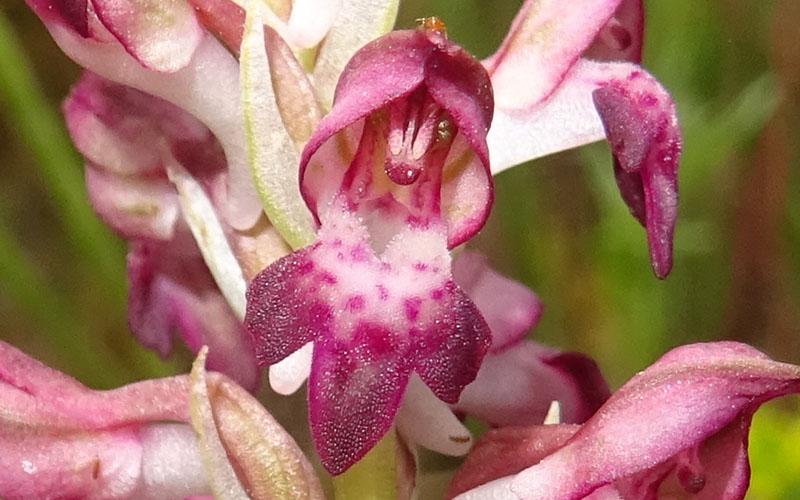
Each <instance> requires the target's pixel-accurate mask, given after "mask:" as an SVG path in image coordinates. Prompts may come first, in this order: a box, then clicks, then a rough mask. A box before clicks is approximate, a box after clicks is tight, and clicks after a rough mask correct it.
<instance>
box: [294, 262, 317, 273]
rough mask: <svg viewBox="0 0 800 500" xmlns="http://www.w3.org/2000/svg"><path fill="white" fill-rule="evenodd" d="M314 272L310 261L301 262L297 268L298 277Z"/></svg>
mask: <svg viewBox="0 0 800 500" xmlns="http://www.w3.org/2000/svg"><path fill="white" fill-rule="evenodd" d="M313 270H314V263H313V262H312V261H310V260H308V261H306V262H303V264H302V265H301V266H300V267H298V268H297V273H298V274H299V275H300V276H305V275H306V274H308V273H310V272H311V271H313Z"/></svg>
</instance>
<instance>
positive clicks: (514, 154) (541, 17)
mask: <svg viewBox="0 0 800 500" xmlns="http://www.w3.org/2000/svg"><path fill="white" fill-rule="evenodd" d="M642 28H643V7H642V2H641V0H625V1H621V0H575V1H571V2H541V1H537V0H527V1H526V2H525V4H524V5H523V6H522V9H521V10H520V11H519V14H517V17H516V19H515V20H514V22H513V24H512V25H511V30H510V31H509V33H508V35H507V36H506V38H505V40H504V41H503V43H502V44H501V46H500V48H499V49H498V50H497V52H496V53H495V54H494V55H493V56H491V57H490V58H488V59H487V60H486V61H484V64H485V65H486V67H487V70H488V72H489V74H490V76H491V80H492V86H493V87H494V92H495V99H496V104H497V106H496V110H495V119H494V123H493V126H492V130H491V131H490V133H489V136H488V138H487V141H488V143H489V150H490V152H491V159H492V171H493V173H495V174H496V173H499V172H501V171H503V170H505V169H506V168H508V167H511V166H513V165H515V164H518V163H521V162H524V161H527V160H531V159H534V158H538V157H541V156H545V155H547V154H551V153H555V152H558V151H562V150H564V149H569V148H574V147H577V146H580V145H582V144H587V143H590V142H593V141H596V140H599V139H602V138H603V137H604V136H606V137H607V138H608V140H609V143H610V145H611V151H612V153H613V155H614V172H615V174H616V178H617V183H618V185H619V188H620V192H621V193H622V197H623V199H624V200H625V202H626V203H627V204H628V206H629V208H630V210H631V212H632V213H633V215H634V216H635V217H636V218H637V219H638V220H639V221H640V222H641V223H642V224H643V225H644V226H645V228H646V229H647V239H648V243H649V246H650V261H651V264H652V267H653V271H654V272H655V274H656V276H658V277H659V278H664V277H666V276H667V275H668V274H669V272H670V270H671V268H672V240H673V233H674V228H675V222H676V219H677V206H678V184H677V182H678V179H677V175H678V159H679V157H680V152H681V136H680V129H679V128H678V122H677V116H676V112H675V105H674V103H673V102H672V99H671V97H670V96H669V94H668V93H667V92H666V90H664V88H663V87H662V86H661V85H660V84H659V83H658V82H657V81H656V80H655V78H653V77H652V76H651V75H649V74H648V73H647V72H646V71H645V70H644V69H642V68H641V67H639V66H637V65H634V64H631V63H629V62H620V61H624V60H627V61H636V62H638V61H639V60H640V59H641V47H642V32H643V29H642ZM582 56H583V57H582ZM597 59H600V60H597ZM609 59H612V60H614V61H611V62H605V61H604V60H609Z"/></svg>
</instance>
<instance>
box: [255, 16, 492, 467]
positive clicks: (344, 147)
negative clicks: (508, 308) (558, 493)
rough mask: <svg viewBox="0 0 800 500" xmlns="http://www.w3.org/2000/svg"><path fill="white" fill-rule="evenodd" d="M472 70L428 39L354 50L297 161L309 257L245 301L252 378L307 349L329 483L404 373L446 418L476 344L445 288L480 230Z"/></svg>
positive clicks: (483, 170) (468, 375) (368, 441)
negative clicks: (454, 259) (310, 227)
mask: <svg viewBox="0 0 800 500" xmlns="http://www.w3.org/2000/svg"><path fill="white" fill-rule="evenodd" d="M491 114H492V95H491V88H490V85H489V80H488V77H487V75H486V72H485V71H484V69H483V67H482V66H481V65H480V63H479V62H478V61H476V60H475V59H474V58H472V56H470V55H469V54H467V53H466V52H465V51H464V50H463V49H461V48H460V47H458V46H457V45H455V44H453V43H452V42H450V41H449V40H447V38H446V37H445V36H444V34H443V33H442V32H440V31H438V30H436V29H435V28H422V29H419V30H411V31H399V32H394V33H391V34H389V35H386V36H384V37H382V38H380V39H378V40H377V41H375V42H372V43H370V44H368V45H367V46H366V47H364V48H363V49H361V50H360V51H359V52H358V53H357V54H356V55H355V56H354V58H353V59H352V60H351V61H350V63H348V65H347V67H346V68H345V70H344V73H343V76H342V78H341V79H340V81H339V85H338V86H337V90H336V96H335V100H334V106H333V108H332V109H331V112H330V113H329V114H328V115H327V116H325V117H324V118H323V120H322V121H321V122H320V124H319V126H318V127H317V129H316V131H315V132H314V135H313V136H312V137H311V140H310V141H309V142H308V145H307V146H306V148H305V149H304V151H303V155H302V157H301V161H300V184H301V190H302V192H303V195H304V197H305V199H306V202H307V203H308V205H309V207H310V208H311V210H312V212H313V213H314V214H315V217H316V218H317V219H318V220H319V222H320V229H319V232H318V237H317V242H316V243H314V244H313V245H311V246H309V247H306V248H304V249H301V250H299V251H297V252H294V253H292V254H290V255H288V256H286V257H284V258H282V259H280V260H279V261H277V262H275V263H274V264H272V265H271V266H270V267H268V268H267V269H265V270H264V271H263V272H262V273H261V274H259V275H258V276H257V277H256V278H255V279H254V280H253V281H252V282H251V284H250V286H249V287H248V295H247V299H248V310H247V314H246V316H245V326H246V327H247V328H248V330H249V331H250V332H251V334H252V335H253V336H254V339H255V343H256V353H257V356H258V358H259V361H260V362H262V363H264V364H273V363H276V362H279V361H281V360H283V359H284V358H286V357H287V356H289V355H290V354H292V353H293V352H295V351H297V350H298V349H300V348H302V347H303V346H304V345H305V344H307V343H309V342H312V341H313V342H314V347H313V350H314V352H313V363H312V370H311V378H310V379H309V415H310V421H311V430H312V436H313V437H314V441H315V444H316V447H317V450H318V452H319V454H320V457H321V459H322V462H323V464H324V465H325V466H326V468H327V469H328V470H329V471H330V472H331V473H333V474H339V473H341V472H343V471H344V470H345V469H347V468H348V467H349V466H351V465H352V464H353V463H355V462H356V461H357V460H358V459H360V458H361V457H362V456H363V455H364V454H365V453H366V452H367V451H368V450H369V449H370V448H371V447H372V446H373V445H374V444H375V443H376V442H377V441H378V440H379V439H380V437H381V436H382V435H383V434H385V433H386V432H387V431H388V430H389V428H390V427H391V424H392V422H393V420H394V416H395V414H396V412H397V409H398V407H399V405H400V402H401V400H402V397H403V393H404V391H405V388H406V385H407V384H408V380H409V377H410V376H411V374H412V373H416V374H417V375H418V376H419V377H420V378H421V379H422V380H423V381H424V382H425V384H426V385H428V387H430V389H431V390H432V391H433V392H434V393H435V394H436V396H438V397H439V398H440V399H442V400H444V401H447V402H450V403H455V402H456V401H457V400H458V396H459V395H460V393H461V390H462V389H463V387H464V386H465V385H466V384H468V383H469V382H471V381H472V380H473V379H474V378H475V375H476V373H477V370H478V367H479V366H480V363H481V361H482V359H483V356H484V355H485V354H486V352H487V350H488V348H489V343H490V333H489V328H488V326H487V325H486V322H485V320H484V319H483V317H482V316H481V315H480V313H479V312H478V310H477V309H476V307H475V305H474V304H473V303H472V301H471V300H470V299H469V298H468V297H467V296H466V294H465V293H464V292H463V291H462V290H461V289H460V288H459V287H458V286H457V285H456V284H455V282H454V281H453V278H452V273H451V265H450V254H449V252H448V249H449V248H452V247H453V246H455V245H458V244H460V243H462V242H463V241H465V240H466V239H468V238H469V237H470V236H471V235H473V234H474V233H475V232H476V231H477V230H478V229H479V228H480V227H481V226H482V225H483V222H484V220H485V218H486V216H487V215H488V208H489V204H490V203H491V195H492V189H491V177H490V175H489V165H488V154H487V149H486V142H485V136H486V131H487V130H488V126H489V121H490V119H491Z"/></svg>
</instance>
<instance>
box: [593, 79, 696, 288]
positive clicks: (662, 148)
mask: <svg viewBox="0 0 800 500" xmlns="http://www.w3.org/2000/svg"><path fill="white" fill-rule="evenodd" d="M592 96H593V98H594V102H595V106H597V110H598V112H599V113H600V118H601V120H602V121H603V126H604V127H605V130H606V136H607V137H608V141H609V144H610V145H611V152H612V154H613V155H614V173H615V175H616V178H617V184H618V185H619V188H620V192H621V193H622V198H623V199H624V200H625V203H627V204H628V207H630V209H631V213H633V215H634V216H635V217H636V218H637V219H638V220H639V222H641V223H642V225H644V226H645V228H646V229H647V241H648V244H649V246H650V262H651V264H652V266H653V271H654V272H655V274H656V276H658V277H659V278H665V277H666V276H667V274H669V272H670V270H671V269H672V240H673V234H674V231H675V222H676V220H677V218H678V159H679V157H680V154H681V135H680V129H679V128H678V119H677V115H676V112H675V105H674V103H673V102H672V99H671V98H670V97H669V95H668V94H667V93H666V91H665V90H664V89H663V88H662V87H661V86H660V85H659V84H658V83H657V82H656V81H655V80H654V79H653V78H652V77H651V76H650V75H647V74H646V73H642V72H635V71H634V72H632V73H630V74H629V75H628V76H627V77H626V78H625V79H624V80H621V79H614V80H611V81H610V82H609V83H607V84H606V85H604V86H602V87H601V88H599V89H597V90H595V91H594V93H593V94H592Z"/></svg>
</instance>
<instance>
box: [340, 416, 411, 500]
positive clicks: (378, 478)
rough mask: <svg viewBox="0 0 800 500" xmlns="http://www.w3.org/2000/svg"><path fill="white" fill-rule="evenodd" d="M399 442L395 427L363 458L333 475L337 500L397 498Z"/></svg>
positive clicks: (389, 499) (391, 499)
mask: <svg viewBox="0 0 800 500" xmlns="http://www.w3.org/2000/svg"><path fill="white" fill-rule="evenodd" d="M396 446H397V444H396V437H395V429H394V428H392V429H391V430H390V431H389V432H388V433H386V435H385V436H384V437H383V439H381V440H380V441H379V442H378V444H377V445H375V447H374V448H373V449H371V450H370V451H369V453H367V454H366V455H365V456H364V458H362V459H361V460H360V461H359V462H358V463H356V464H355V465H354V466H352V467H351V468H350V469H348V470H347V472H345V473H344V474H342V475H340V476H336V477H334V478H333V489H334V492H335V498H336V500H395V497H396V495H397V493H396V491H397V466H396V465H397V464H396V460H397V459H396Z"/></svg>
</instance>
